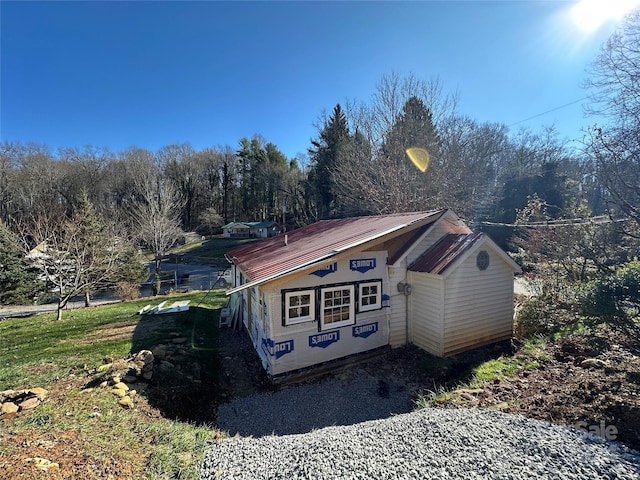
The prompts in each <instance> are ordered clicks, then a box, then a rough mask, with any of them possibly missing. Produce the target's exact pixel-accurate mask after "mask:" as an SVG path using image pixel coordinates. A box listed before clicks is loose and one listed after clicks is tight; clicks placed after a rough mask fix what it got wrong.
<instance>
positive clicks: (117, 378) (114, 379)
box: [111, 375, 122, 385]
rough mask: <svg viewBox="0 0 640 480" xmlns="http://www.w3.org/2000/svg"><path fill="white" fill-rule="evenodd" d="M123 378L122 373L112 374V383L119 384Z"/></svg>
mask: <svg viewBox="0 0 640 480" xmlns="http://www.w3.org/2000/svg"><path fill="white" fill-rule="evenodd" d="M121 380H122V379H121V378H120V375H112V376H111V384H112V385H115V384H117V383H120V382H121Z"/></svg>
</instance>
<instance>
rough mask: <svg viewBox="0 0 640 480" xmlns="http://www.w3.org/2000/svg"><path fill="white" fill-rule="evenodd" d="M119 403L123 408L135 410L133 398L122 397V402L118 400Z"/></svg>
mask: <svg viewBox="0 0 640 480" xmlns="http://www.w3.org/2000/svg"><path fill="white" fill-rule="evenodd" d="M118 403H119V404H120V405H122V406H123V407H127V408H133V400H131V397H129V396H124V397H122V398H121V399H120V400H118Z"/></svg>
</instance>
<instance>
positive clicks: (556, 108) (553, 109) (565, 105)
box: [507, 97, 589, 127]
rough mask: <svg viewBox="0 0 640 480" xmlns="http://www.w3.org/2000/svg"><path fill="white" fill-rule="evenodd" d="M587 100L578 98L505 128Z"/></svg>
mask: <svg viewBox="0 0 640 480" xmlns="http://www.w3.org/2000/svg"><path fill="white" fill-rule="evenodd" d="M587 98H589V97H582V98H579V99H578V100H574V101H573V102H569V103H565V104H564V105H560V106H559V107H555V108H552V109H551V110H547V111H546V112H542V113H538V114H537V115H534V116H533V117H529V118H525V119H524V120H519V121H517V122H514V123H512V124H510V125H507V127H513V126H514V125H518V124H520V123H524V122H528V121H529V120H533V119H534V118H538V117H541V116H543V115H546V114H547V113H551V112H555V111H556V110H560V109H562V108H566V107H569V106H571V105H574V104H576V103H578V102H581V101H583V100H586V99H587Z"/></svg>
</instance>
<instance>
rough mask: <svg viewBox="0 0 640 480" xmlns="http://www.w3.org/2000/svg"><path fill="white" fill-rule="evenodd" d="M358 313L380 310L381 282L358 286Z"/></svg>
mask: <svg viewBox="0 0 640 480" xmlns="http://www.w3.org/2000/svg"><path fill="white" fill-rule="evenodd" d="M358 299H359V302H358V311H359V312H368V311H369V310H379V309H381V308H382V282H368V283H361V284H360V285H359V286H358Z"/></svg>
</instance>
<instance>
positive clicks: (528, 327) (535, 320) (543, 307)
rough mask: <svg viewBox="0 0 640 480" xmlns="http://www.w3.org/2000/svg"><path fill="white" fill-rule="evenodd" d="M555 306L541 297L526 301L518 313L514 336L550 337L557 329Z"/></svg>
mask: <svg viewBox="0 0 640 480" xmlns="http://www.w3.org/2000/svg"><path fill="white" fill-rule="evenodd" d="M556 316H557V313H556V312H555V308H554V306H553V305H552V304H551V303H550V302H548V301H547V300H545V299H544V298H541V297H532V298H528V299H527V300H525V301H524V302H523V303H522V304H521V305H520V306H519V307H518V309H517V311H516V318H515V325H514V334H515V336H516V337H517V338H528V337H531V336H533V335H549V334H550V333H552V332H553V330H554V329H555V327H556Z"/></svg>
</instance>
